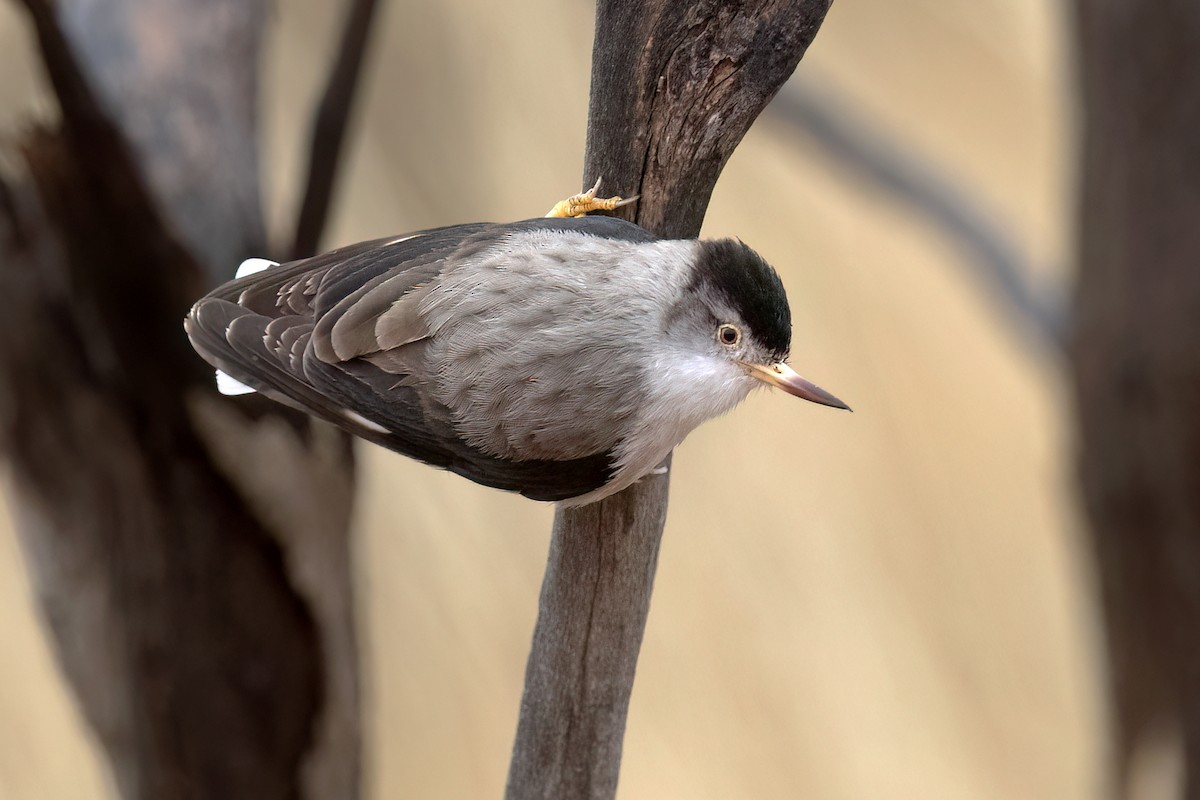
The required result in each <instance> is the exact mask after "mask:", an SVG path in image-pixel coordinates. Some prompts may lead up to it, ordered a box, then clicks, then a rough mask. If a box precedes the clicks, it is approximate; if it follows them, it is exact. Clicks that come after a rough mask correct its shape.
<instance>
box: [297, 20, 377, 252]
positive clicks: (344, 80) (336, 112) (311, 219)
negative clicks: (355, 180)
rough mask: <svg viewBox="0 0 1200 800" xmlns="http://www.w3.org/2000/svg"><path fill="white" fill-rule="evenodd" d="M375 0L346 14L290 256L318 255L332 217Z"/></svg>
mask: <svg viewBox="0 0 1200 800" xmlns="http://www.w3.org/2000/svg"><path fill="white" fill-rule="evenodd" d="M375 6H376V0H352V2H351V3H350V9H349V11H348V12H347V14H346V24H345V28H344V29H343V31H342V39H341V44H340V46H339V47H338V52H337V57H336V58H335V60H334V63H333V68H332V70H330V73H329V79H328V81H327V82H326V84H325V90H324V92H323V93H322V95H321V101H320V103H319V104H318V105H317V112H316V115H315V116H314V118H313V124H312V131H311V132H310V137H311V139H310V142H309V158H308V182H307V184H306V186H305V188H304V194H303V196H302V199H301V201H300V213H299V214H298V215H297V217H296V232H295V235H294V236H293V238H292V246H291V253H290V255H289V256H288V260H296V259H300V258H307V257H309V256H311V255H315V254H316V252H317V246H318V244H319V243H320V241H321V234H322V233H323V232H324V231H325V225H326V222H327V221H328V219H329V206H330V203H332V201H333V196H334V180H335V178H336V177H337V174H338V165H339V163H340V162H341V159H342V151H343V142H344V140H345V137H346V127H347V125H348V124H349V121H350V111H351V109H352V108H353V104H354V97H355V95H356V94H357V89H358V79H359V74H360V73H361V71H362V62H363V58H364V57H365V56H366V53H367V40H368V37H369V35H370V33H371V21H372V20H373V19H374V16H375Z"/></svg>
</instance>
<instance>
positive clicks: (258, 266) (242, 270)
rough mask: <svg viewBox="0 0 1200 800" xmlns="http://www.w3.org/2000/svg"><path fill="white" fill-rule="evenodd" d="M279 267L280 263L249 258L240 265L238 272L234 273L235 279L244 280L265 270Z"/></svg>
mask: <svg viewBox="0 0 1200 800" xmlns="http://www.w3.org/2000/svg"><path fill="white" fill-rule="evenodd" d="M278 266H279V262H278V261H272V260H271V259H269V258H247V259H246V260H245V261H243V262H242V263H241V264H239V265H238V268H237V272H235V273H233V277H235V278H244V277H246V276H247V275H253V274H254V273H256V272H262V271H263V270H264V269H270V268H271V267H278Z"/></svg>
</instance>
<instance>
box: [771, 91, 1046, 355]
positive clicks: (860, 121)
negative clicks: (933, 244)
mask: <svg viewBox="0 0 1200 800" xmlns="http://www.w3.org/2000/svg"><path fill="white" fill-rule="evenodd" d="M767 116H768V118H769V119H771V120H773V121H775V122H778V123H782V124H785V125H787V126H789V127H791V128H794V129H795V130H796V131H797V132H799V133H801V134H802V135H804V136H806V137H808V138H809V139H810V140H811V141H812V142H814V143H815V144H817V145H818V146H819V147H820V148H821V150H822V151H823V152H824V154H825V155H826V156H828V157H829V158H831V159H833V160H834V161H835V162H836V163H837V164H838V165H839V166H842V167H845V168H846V169H849V170H851V171H852V172H854V173H856V174H857V175H858V176H860V177H862V178H865V179H866V180H868V181H870V182H871V183H872V184H873V185H875V186H877V187H878V188H880V189H882V190H883V191H885V192H887V193H889V194H891V195H893V196H894V197H895V198H896V200H897V201H898V202H899V203H901V204H903V205H904V206H905V207H906V208H908V209H910V210H911V211H913V212H915V213H917V214H919V215H921V216H922V217H923V218H924V219H926V220H927V221H928V222H929V223H930V224H931V225H933V226H934V227H935V228H936V229H937V230H938V231H939V232H941V233H942V235H944V236H945V237H946V238H948V239H950V240H951V241H952V242H954V243H955V244H956V245H958V246H959V247H960V248H961V250H962V253H963V258H962V259H961V260H960V261H959V263H960V264H962V266H964V267H966V268H969V269H972V270H973V271H974V273H975V275H976V278H977V279H978V282H979V286H980V289H981V291H983V292H984V294H985V295H986V296H987V297H989V298H992V297H994V298H995V299H996V300H997V301H998V303H999V305H1000V306H1001V307H1002V308H1003V309H1004V310H1005V311H1006V312H1007V313H1008V314H1009V315H1010V316H1011V317H1012V319H1013V322H1014V323H1015V327H1016V329H1017V330H1019V331H1022V332H1024V333H1028V334H1031V335H1032V338H1033V339H1035V340H1036V341H1037V342H1038V344H1040V345H1041V346H1042V347H1044V348H1046V349H1048V350H1049V351H1051V352H1054V353H1057V352H1058V351H1059V350H1061V348H1062V347H1063V342H1062V336H1063V313H1064V311H1063V308H1064V300H1063V298H1061V297H1060V296H1059V294H1058V293H1057V292H1056V291H1054V290H1052V289H1051V288H1049V287H1046V286H1037V285H1035V284H1034V283H1033V280H1034V279H1033V275H1034V270H1033V269H1031V267H1030V265H1029V264H1028V262H1027V259H1026V257H1025V256H1024V254H1023V252H1024V248H1023V247H1022V245H1021V244H1020V243H1019V242H1018V241H1017V240H1015V239H1014V238H1013V237H1012V236H1011V235H1010V234H1009V232H1008V231H1007V230H1005V228H1004V226H1003V225H1001V224H1000V223H999V222H998V221H997V219H996V217H995V215H994V214H993V213H990V212H989V211H987V210H985V209H984V207H983V204H982V203H981V201H980V199H979V197H980V193H979V191H978V189H977V188H976V187H972V186H969V185H966V184H965V183H964V182H963V181H962V180H960V179H957V178H956V177H955V176H954V175H952V174H951V173H950V172H949V171H947V170H946V169H945V168H944V167H942V166H940V165H938V164H937V163H935V162H934V161H931V160H930V159H928V158H924V157H922V156H920V155H918V153H917V152H916V150H915V149H914V148H913V147H912V146H910V145H907V144H905V143H904V142H902V141H901V137H900V135H899V134H897V133H896V132H895V131H887V130H883V129H881V127H880V125H879V123H878V122H873V121H870V120H869V119H868V115H867V114H866V113H865V112H863V110H862V109H858V108H854V107H853V104H852V102H851V99H850V97H849V96H848V95H847V94H846V93H844V92H838V91H837V90H836V89H833V88H831V87H830V86H828V85H827V81H823V80H822V81H818V80H815V79H812V78H808V79H804V78H798V79H796V80H793V81H790V82H789V83H788V85H787V86H786V87H784V89H783V91H781V92H780V93H779V95H778V96H777V97H776V98H775V100H774V101H772V102H771V105H770V106H769V107H768V109H767Z"/></svg>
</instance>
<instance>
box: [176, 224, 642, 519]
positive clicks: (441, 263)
mask: <svg viewBox="0 0 1200 800" xmlns="http://www.w3.org/2000/svg"><path fill="white" fill-rule="evenodd" d="M533 229H553V230H578V231H582V232H585V233H588V234H590V235H594V236H599V237H601V238H615V239H623V240H627V241H651V240H653V238H654V237H653V236H651V235H650V234H649V233H647V232H646V231H644V230H642V229H641V228H639V227H637V226H636V225H632V224H630V223H627V222H623V221H621V220H617V219H611V218H606V217H584V218H581V219H575V220H558V219H545V220H543V219H534V220H526V221H524V222H517V223H512V224H508V225H491V224H487V223H478V224H471V225H456V226H452V227H448V228H438V229H434V230H429V231H422V232H419V233H418V234H410V235H409V236H410V237H411V238H404V237H391V238H387V239H376V240H374V241H370V242H363V243H360V244H356V245H351V246H349V247H343V248H341V249H338V250H334V251H331V252H329V253H325V254H323V255H320V256H316V257H314V258H310V259H304V260H302V261H296V262H293V263H289V264H282V265H280V266H276V267H272V268H270V269H268V270H265V271H262V272H258V273H255V274H253V275H249V276H246V277H244V278H240V279H238V280H235V281H231V282H230V283H227V284H225V285H223V286H221V287H219V288H218V289H216V290H215V291H213V292H212V293H211V294H209V295H208V296H207V297H205V298H203V299H202V300H200V301H199V302H198V303H197V304H196V305H195V306H194V307H193V309H192V311H191V314H190V315H189V316H188V319H187V320H186V321H185V327H186V328H187V332H188V335H189V336H190V337H191V340H192V344H193V346H194V347H195V348H196V350H197V351H198V352H199V353H200V354H201V355H202V356H204V358H205V359H206V360H207V361H208V362H209V363H210V364H212V365H213V366H214V367H216V368H218V369H221V370H223V371H224V372H226V373H228V374H230V375H232V376H233V377H234V378H237V379H238V380H240V381H242V382H243V383H245V384H247V385H249V386H251V387H253V388H254V389H256V390H258V391H259V392H261V393H262V394H264V395H267V396H268V397H271V398H272V399H275V400H278V401H280V402H283V403H286V404H288V405H290V406H293V407H296V408H299V409H301V410H304V411H307V412H308V413H311V414H314V415H316V416H319V417H321V418H323V419H325V420H327V421H329V422H332V423H334V424H335V425H338V426H339V427H343V428H346V429H348V430H350V431H351V432H353V433H355V434H356V435H358V436H361V437H363V438H365V439H368V440H370V441H372V442H375V443H377V444H380V445H382V446H384V447H387V448H389V449H391V450H395V451H397V452H400V453H403V454H404V455H407V456H410V457H412V458H416V459H419V460H421V461H424V462H425V463H428V464H432V465H434V466H437V467H442V468H444V469H448V470H450V471H452V472H455V473H458V474H459V475H462V476H464V477H466V478H469V479H470V480H473V481H475V482H477V483H482V484H484V485H487V486H494V487H496V488H500V489H507V490H511V491H517V492H520V493H522V494H524V495H526V496H527V497H532V498H534V499H538V500H562V499H566V498H569V497H577V496H579V495H581V494H585V493H587V492H590V491H593V490H595V489H597V488H599V487H601V486H603V485H604V484H605V483H607V482H608V480H609V479H610V477H611V466H612V464H611V459H610V454H609V453H597V454H595V455H591V456H586V457H584V458H578V459H573V460H570V461H540V460H538V461H513V460H508V459H502V458H497V457H494V456H490V455H488V454H486V453H483V452H482V451H480V450H478V449H477V448H474V447H472V446H470V445H468V444H467V443H466V442H464V441H463V440H462V439H461V438H460V437H459V436H458V435H457V433H456V431H455V429H454V424H453V422H452V420H451V419H450V415H449V412H448V410H447V409H445V408H444V407H442V406H440V405H439V404H437V403H436V402H433V401H432V400H431V398H429V397H427V396H423V393H422V390H421V388H420V385H419V382H418V381H416V380H413V379H411V377H410V376H409V375H407V374H406V373H405V370H406V369H407V368H408V365H411V364H412V363H414V358H415V357H416V356H417V355H418V354H419V350H412V349H411V348H418V347H419V345H420V343H419V342H417V343H414V344H407V345H405V346H404V347H401V348H398V349H392V350H385V351H383V352H374V353H372V352H370V351H371V350H372V349H373V343H371V342H367V341H361V342H356V340H355V335H356V334H355V332H356V330H358V329H359V328H362V327H363V326H360V325H357V324H356V320H357V319H363V320H370V319H373V318H375V317H377V316H378V314H379V313H381V312H382V311H383V310H386V308H388V307H390V306H391V304H392V303H394V302H395V301H396V300H398V299H399V298H401V297H403V296H404V295H405V294H406V293H408V292H410V291H412V290H414V289H416V288H417V287H420V286H423V285H425V284H427V283H428V282H430V281H434V280H436V278H437V276H438V274H439V273H440V272H441V271H442V269H444V268H445V266H446V265H447V263H456V262H457V261H459V260H461V259H463V258H467V257H469V256H470V255H472V254H473V253H477V252H479V251H480V250H481V249H483V248H486V247H488V246H490V245H492V244H494V243H495V241H496V240H497V238H499V237H501V236H503V235H505V234H508V233H512V232H516V231H524V230H533ZM343 321H344V322H343ZM339 322H343V324H342V325H341V326H340V327H339V330H342V329H345V330H347V331H349V333H348V334H347V335H346V336H344V337H343V340H344V342H343V344H340V345H339V349H342V348H343V347H345V348H348V349H349V351H351V352H352V353H353V355H352V356H351V357H349V358H341V357H338V356H337V354H336V353H334V352H333V345H332V341H333V339H332V337H331V336H330V334H331V332H332V331H333V329H334V326H336V325H338V323H339ZM364 337H365V334H364V335H360V336H359V338H364ZM339 341H342V340H339ZM375 349H377V348H375ZM360 355H361V356H363V357H356V356H360Z"/></svg>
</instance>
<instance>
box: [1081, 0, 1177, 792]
mask: <svg viewBox="0 0 1200 800" xmlns="http://www.w3.org/2000/svg"><path fill="white" fill-rule="evenodd" d="M1076 8H1077V24H1078V37H1079V44H1080V50H1079V52H1080V59H1081V64H1080V72H1079V74H1080V79H1081V81H1082V89H1083V165H1082V177H1083V185H1082V191H1081V207H1080V211H1081V219H1080V242H1079V244H1080V270H1079V283H1078V289H1077V296H1076V308H1077V315H1078V329H1077V332H1076V337H1075V341H1074V345H1073V353H1072V356H1073V370H1074V380H1075V392H1076V404H1077V408H1078V413H1079V437H1080V453H1079V466H1080V474H1081V478H1082V484H1083V492H1084V499H1085V505H1086V509H1087V512H1088V515H1089V517H1090V522H1091V531H1092V536H1093V539H1094V544H1095V552H1096V558H1097V567H1098V574H1099V580H1100V590H1101V598H1102V600H1103V606H1104V611H1105V615H1106V632H1107V637H1108V641H1107V646H1108V651H1109V656H1110V678H1111V682H1112V686H1111V688H1112V698H1113V703H1114V728H1115V735H1116V743H1115V747H1116V758H1115V761H1116V774H1115V775H1113V776H1111V777H1112V778H1113V780H1114V781H1115V786H1114V788H1115V793H1116V794H1117V795H1118V796H1123V795H1124V794H1125V793H1126V792H1127V791H1128V787H1127V781H1128V777H1129V776H1128V770H1129V766H1130V759H1131V757H1132V755H1133V753H1134V751H1135V750H1136V749H1137V747H1138V746H1139V745H1141V744H1143V743H1144V742H1145V739H1146V736H1147V734H1148V733H1150V732H1151V730H1152V729H1153V728H1154V727H1155V726H1156V725H1164V724H1165V725H1166V726H1169V727H1177V728H1178V730H1179V732H1180V734H1181V735H1182V739H1183V750H1184V755H1185V761H1186V772H1187V780H1186V783H1187V786H1186V796H1187V797H1189V798H1200V225H1197V220H1198V219H1200V147H1198V146H1197V142H1200V6H1197V5H1196V3H1194V2H1191V1H1190V0H1078V2H1077V4H1076Z"/></svg>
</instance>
